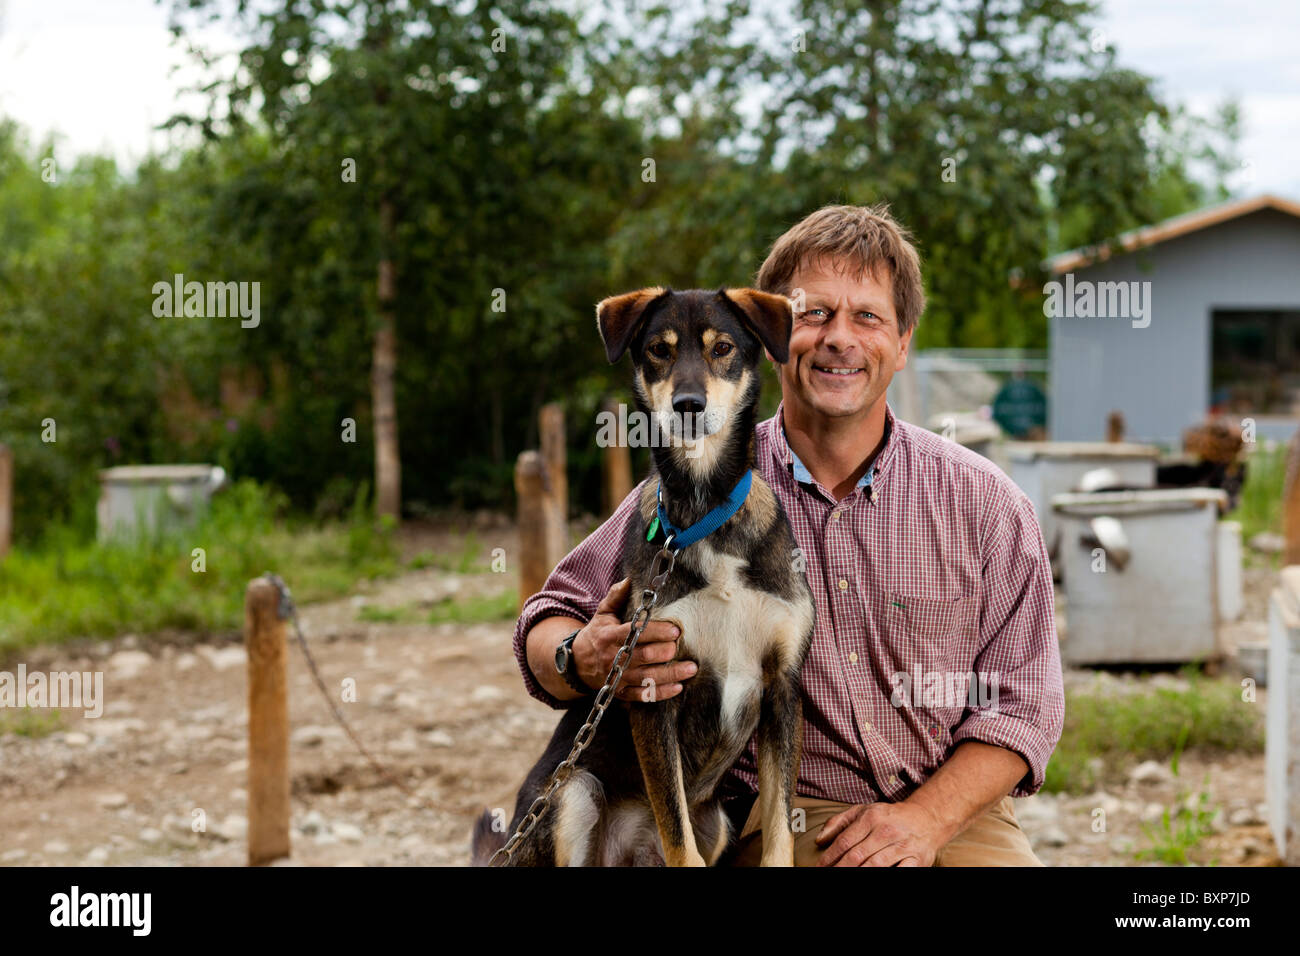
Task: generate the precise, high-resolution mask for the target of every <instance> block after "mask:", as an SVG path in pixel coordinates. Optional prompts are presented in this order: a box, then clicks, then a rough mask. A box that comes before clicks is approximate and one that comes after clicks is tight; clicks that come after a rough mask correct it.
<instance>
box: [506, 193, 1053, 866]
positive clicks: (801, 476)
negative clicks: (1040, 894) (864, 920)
mask: <svg viewBox="0 0 1300 956" xmlns="http://www.w3.org/2000/svg"><path fill="white" fill-rule="evenodd" d="M756 284H757V286H758V288H760V289H762V290H763V291H765V292H774V293H780V294H783V295H788V296H789V297H790V298H791V299H792V300H794V303H795V320H794V329H793V332H792V334H791V338H790V356H789V361H787V362H786V363H785V364H784V365H782V366H779V370H780V378H781V393H782V403H781V405H780V407H779V408H778V410H777V413H776V415H775V416H773V417H772V418H771V419H768V420H767V421H765V422H762V423H760V424H759V425H758V428H757V433H758V445H757V454H758V468H759V469H760V473H761V474H762V476H763V477H764V478H765V479H766V480H767V482H768V484H770V485H771V486H772V489H773V490H774V491H775V492H776V494H777V495H778V497H779V498H780V499H781V503H782V505H783V506H784V508H785V510H786V513H787V514H788V515H789V517H790V522H791V525H792V526H793V528H794V535H795V539H796V541H797V543H798V545H799V548H800V551H801V553H802V555H803V557H804V560H805V562H806V571H807V576H808V583H809V584H810V585H811V587H812V590H813V596H814V599H815V601H816V606H817V622H816V627H815V630H814V634H813V639H812V645H811V648H810V650H809V653H808V658H807V662H806V663H805V665H804V669H803V673H802V690H803V713H804V734H803V758H802V762H801V765H800V771H799V783H798V787H797V799H796V801H795V821H794V823H795V830H796V833H795V841H796V845H795V857H796V863H797V864H798V865H800V866H811V865H822V866H831V865H833V866H863V865H865V866H893V865H899V866H930V865H935V864H937V865H944V866H961V865H974V866H982V865H1003V866H1018V865H1030V866H1041V865H1042V864H1041V863H1040V862H1039V861H1038V859H1037V858H1036V857H1035V856H1034V854H1033V851H1032V850H1031V849H1030V846H1029V841H1028V840H1027V839H1026V837H1025V835H1024V833H1023V832H1022V831H1021V830H1020V828H1019V826H1018V824H1017V823H1016V821H1015V815H1014V811H1013V809H1012V803H1011V799H1010V797H1011V796H1028V795H1030V794H1032V793H1035V792H1037V790H1038V789H1039V788H1040V787H1041V786H1042V783H1043V774H1044V770H1045V768H1046V765H1047V760H1048V757H1049V756H1050V755H1051V753H1052V750H1053V748H1054V747H1055V746H1056V742H1057V740H1058V739H1059V738H1060V733H1061V724H1062V719H1063V716H1064V709H1065V708H1064V693H1063V687H1062V680H1061V664H1060V656H1059V651H1058V647H1057V640H1056V626H1055V617H1054V611H1053V594H1052V577H1051V570H1050V565H1049V562H1048V557H1047V553H1046V549H1045V548H1044V545H1043V539H1042V534H1041V532H1040V531H1039V528H1038V523H1037V521H1036V519H1035V516H1034V512H1033V507H1032V505H1031V504H1030V503H1029V500H1028V499H1027V498H1026V497H1025V495H1024V494H1023V493H1022V492H1021V491H1020V490H1019V489H1018V488H1016V486H1015V485H1014V484H1012V483H1011V481H1010V480H1009V479H1008V478H1007V477H1006V475H1004V474H1003V473H1002V472H1001V471H1000V470H999V469H998V468H997V467H995V466H994V465H993V464H991V463H990V462H989V461H987V460H986V459H985V458H983V457H981V456H979V455H977V454H975V453H974V452H971V451H968V450H966V449H965V448H962V447H961V446H959V445H956V444H954V443H952V442H949V441H947V440H945V439H943V438H941V437H939V436H937V435H935V434H933V433H932V432H929V431H927V430H925V429H922V428H918V427H916V426H913V425H909V424H906V423H904V422H901V421H898V420H897V419H896V418H895V417H894V415H893V412H892V411H891V410H890V408H889V406H888V405H887V403H886V400H885V392H886V389H887V388H888V386H889V382H890V380H891V379H892V378H893V375H894V373H895V372H897V371H899V370H900V369H902V368H903V367H904V366H905V365H906V362H907V351H908V346H909V345H910V344H911V340H912V333H913V331H914V329H915V327H916V324H917V321H918V319H919V318H920V315H921V311H922V309H923V307H924V293H923V289H922V284H921V268H920V259H919V257H918V255H917V253H916V250H915V248H914V247H913V246H912V244H911V242H910V240H909V238H908V236H907V234H906V233H905V232H904V231H903V229H902V228H901V227H900V226H899V225H898V223H896V222H895V221H894V220H893V219H892V218H891V217H890V215H889V213H888V212H887V210H886V209H885V208H883V207H878V208H874V209H867V208H862V207H855V206H828V207H826V208H823V209H821V210H818V211H817V212H815V213H813V214H812V215H810V216H808V217H807V218H805V219H804V220H803V221H801V222H800V223H798V224H797V225H795V226H794V227H793V228H791V229H790V230H789V231H788V232H786V233H785V234H784V235H783V236H782V237H781V238H780V239H778V240H777V242H776V243H775V245H774V246H773V248H772V250H771V252H770V253H769V255H768V257H767V259H766V261H765V262H764V263H763V266H762V268H761V269H760V270H759V274H758V278H757V282H756ZM637 500H638V492H637V491H633V492H632V494H631V495H629V496H628V497H627V499H626V500H624V502H623V503H622V505H621V506H620V507H619V508H618V510H617V511H615V513H614V514H613V515H612V516H611V517H610V518H609V520H608V521H606V522H605V523H604V524H603V525H601V527H600V528H599V529H597V530H596V531H595V532H594V533H593V534H592V535H591V536H590V537H589V538H588V539H587V540H586V541H584V542H583V543H582V544H580V545H579V546H578V547H577V548H576V549H575V550H574V551H573V552H571V553H570V554H569V555H568V556H567V557H565V559H564V560H563V561H562V562H561V563H560V564H559V566H557V567H556V569H555V571H554V572H553V573H552V575H551V577H550V578H549V579H548V580H547V582H546V586H545V588H544V589H543V590H542V591H541V592H540V593H539V594H536V595H534V596H533V597H532V598H531V599H530V600H529V601H528V602H527V603H526V604H525V605H524V608H523V614H522V616H521V617H520V619H519V623H518V625H517V627H516V632H515V642H514V647H515V653H516V656H517V658H518V660H519V663H520V668H521V670H522V671H523V676H524V682H525V684H526V686H527V688H528V691H529V693H531V694H532V695H533V696H534V697H537V698H538V699H539V700H543V701H545V702H546V703H548V704H550V705H551V706H552V707H564V706H570V705H572V704H573V703H575V702H578V703H580V704H581V705H583V706H586V705H587V704H588V703H589V699H586V698H584V695H583V694H582V693H580V691H579V690H578V689H576V688H577V687H584V688H587V689H589V690H588V691H587V692H588V693H590V690H594V688H597V687H599V686H601V684H602V683H603V682H604V680H605V678H606V676H607V674H608V672H609V669H610V665H611V664H612V662H613V658H614V654H615V652H616V651H617V649H618V647H619V646H620V645H621V644H622V642H623V640H624V639H625V638H626V636H627V634H628V628H629V625H627V624H622V623H620V621H621V616H620V613H621V611H622V609H623V607H624V605H625V602H626V601H627V598H628V594H627V583H626V581H619V582H616V581H615V580H614V574H615V573H616V569H617V567H618V563H619V554H620V546H621V542H622V536H623V528H624V525H625V524H626V521H627V518H628V515H629V514H630V512H631V509H632V508H633V507H634V505H635V502H636V501H637ZM575 631H576V636H573V635H574V632H575ZM571 636H572V640H571V642H570V646H571V649H572V655H573V661H574V662H575V664H576V673H577V680H575V681H574V682H573V684H574V685H576V686H571V685H570V683H568V682H566V680H565V678H564V677H563V676H562V675H561V674H559V673H558V672H557V669H556V665H555V654H556V650H557V649H558V648H559V646H560V644H561V643H562V642H564V641H565V640H566V638H570V637H571ZM678 636H679V635H678V634H677V633H676V627H675V626H673V625H671V624H668V623H666V622H654V623H651V624H650V625H649V626H647V627H646V629H645V631H644V633H643V634H642V637H641V640H640V642H639V643H638V646H637V649H636V651H635V653H634V654H633V657H632V662H631V666H629V667H628V669H627V671H626V672H625V673H624V675H623V680H622V682H621V684H620V686H619V691H618V695H619V696H620V697H621V698H623V699H625V700H635V699H640V692H641V689H642V681H643V680H644V679H645V678H649V679H651V680H653V681H654V686H655V687H656V695H655V696H656V698H657V699H658V700H666V699H668V698H671V697H673V696H675V695H676V694H678V693H680V692H681V685H682V682H683V681H686V680H689V679H690V678H691V676H692V675H693V674H694V672H695V665H694V664H693V663H691V662H690V661H674V660H673V657H674V655H675V653H676V639H677V637H678ZM569 670H570V671H571V672H572V670H573V668H569ZM968 676H969V677H971V683H972V684H973V685H974V688H973V689H971V690H970V691H969V693H968V692H967V686H966V685H965V684H964V683H963V682H962V678H964V677H968ZM570 677H571V679H572V673H571V674H570ZM755 767H756V765H755V755H754V746H753V744H752V742H751V745H750V749H749V751H748V752H747V753H746V754H745V755H744V756H743V757H742V758H741V759H740V760H739V761H738V762H737V764H736V766H735V767H733V768H732V770H731V772H730V773H729V775H728V777H727V779H726V780H725V781H724V784H723V786H724V792H727V793H735V794H737V797H736V799H735V801H734V802H733V803H731V804H729V805H730V806H732V807H733V811H732V812H733V813H734V817H733V821H734V822H735V824H736V826H737V829H738V830H739V832H740V839H739V843H738V846H737V847H736V850H735V852H734V853H733V854H731V857H732V861H733V862H734V863H736V864H739V865H752V864H753V863H754V862H756V861H757V860H758V858H759V856H760V855H761V847H762V844H761V840H762V834H761V831H759V830H758V829H757V808H756V807H753V804H755V803H756V801H755V800H754V799H753V795H754V793H755V792H756V790H757V774H756V770H755ZM751 807H752V809H751ZM747 811H748V815H747V816H746V815H745V814H746V812H747ZM801 811H802V816H801V815H800V813H801ZM742 821H743V823H742ZM800 831H802V832H800Z"/></svg>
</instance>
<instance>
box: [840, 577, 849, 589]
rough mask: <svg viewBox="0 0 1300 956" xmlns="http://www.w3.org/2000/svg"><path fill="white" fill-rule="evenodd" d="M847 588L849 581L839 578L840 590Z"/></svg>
mask: <svg viewBox="0 0 1300 956" xmlns="http://www.w3.org/2000/svg"><path fill="white" fill-rule="evenodd" d="M848 589H849V582H848V581H846V580H844V579H843V578H840V590H841V591H847V590H848Z"/></svg>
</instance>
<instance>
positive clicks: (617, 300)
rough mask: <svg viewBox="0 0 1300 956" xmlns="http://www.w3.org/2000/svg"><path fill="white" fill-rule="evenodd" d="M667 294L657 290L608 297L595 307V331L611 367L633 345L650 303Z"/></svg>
mask: <svg viewBox="0 0 1300 956" xmlns="http://www.w3.org/2000/svg"><path fill="white" fill-rule="evenodd" d="M668 292H669V290H667V289H663V288H660V287H659V286H651V287H650V288H647V289H638V290H637V291H636V292H625V293H623V294H622V295H614V296H610V297H609V298H608V299H602V300H601V301H600V302H598V303H596V327H597V328H598V329H600V339H601V341H602V342H604V343H605V355H607V356H608V357H609V361H610V364H611V365H612V364H613V363H614V362H617V361H618V360H619V359H620V358H622V357H623V353H624V352H626V351H627V347H628V346H629V345H630V344H632V339H634V338H635V337H636V331H637V329H638V328H639V327H640V325H641V321H642V319H644V318H646V314H647V312H648V310H649V308H650V305H651V303H653V302H655V301H657V300H658V299H660V298H662V297H663V296H665V295H667V294H668Z"/></svg>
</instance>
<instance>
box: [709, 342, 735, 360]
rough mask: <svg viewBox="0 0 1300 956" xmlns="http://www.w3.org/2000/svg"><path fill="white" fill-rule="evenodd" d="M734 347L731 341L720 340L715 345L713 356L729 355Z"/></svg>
mask: <svg viewBox="0 0 1300 956" xmlns="http://www.w3.org/2000/svg"><path fill="white" fill-rule="evenodd" d="M733 347H734V346H732V344H731V343H730V342H719V343H718V344H717V345H715V346H713V357H714V358H722V356H724V355H729V354H730V353H731V350H732V348H733Z"/></svg>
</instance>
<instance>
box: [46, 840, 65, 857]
mask: <svg viewBox="0 0 1300 956" xmlns="http://www.w3.org/2000/svg"><path fill="white" fill-rule="evenodd" d="M44 850H45V852H46V853H48V854H50V856H57V855H59V854H61V853H67V852H68V845H67V844H66V843H64V842H63V841H62V840H50V841H49V842H48V843H46V844H45V847H44Z"/></svg>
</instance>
